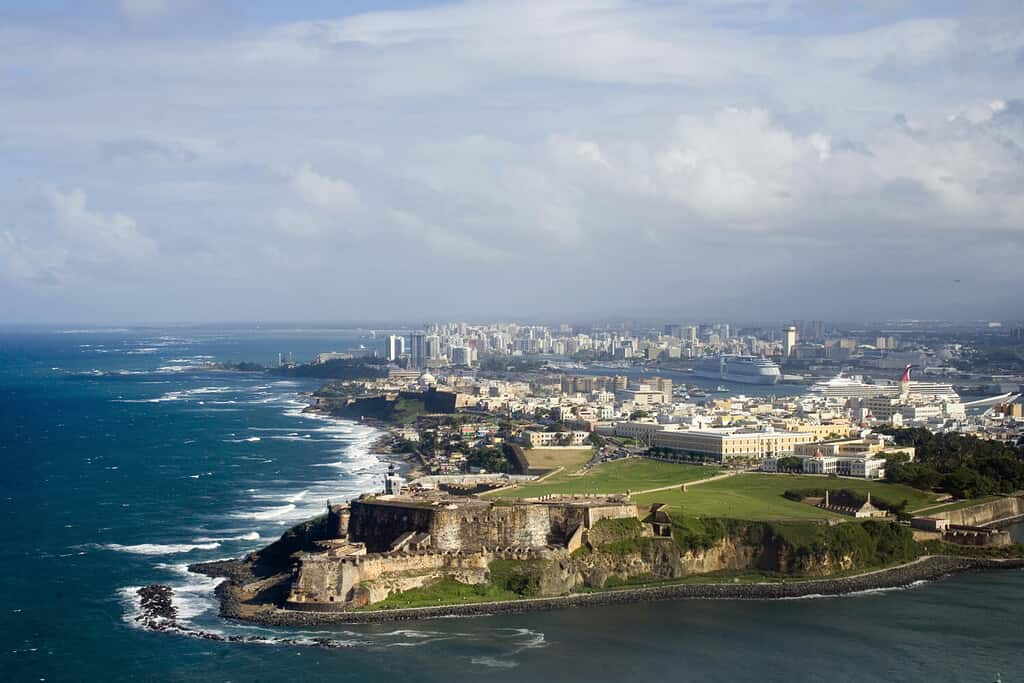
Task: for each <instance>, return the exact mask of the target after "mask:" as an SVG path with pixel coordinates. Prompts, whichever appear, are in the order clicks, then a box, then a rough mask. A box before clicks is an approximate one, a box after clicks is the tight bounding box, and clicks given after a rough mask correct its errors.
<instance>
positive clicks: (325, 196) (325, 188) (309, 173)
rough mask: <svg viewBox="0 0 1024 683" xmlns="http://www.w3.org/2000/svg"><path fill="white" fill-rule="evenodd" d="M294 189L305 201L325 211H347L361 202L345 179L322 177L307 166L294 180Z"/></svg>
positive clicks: (300, 170)
mask: <svg viewBox="0 0 1024 683" xmlns="http://www.w3.org/2000/svg"><path fill="white" fill-rule="evenodd" d="M292 189H293V190H295V193H296V194H297V195H299V197H301V198H302V199H303V200H305V201H306V202H308V203H309V204H312V205H313V206H317V207H320V208H323V209H329V210H338V209H347V208H349V207H351V206H353V205H354V204H355V203H356V202H357V201H359V195H358V193H356V190H355V188H354V187H352V185H351V184H350V183H349V182H348V181H347V180H345V179H344V178H331V177H330V176H325V175H320V174H319V173H317V172H316V171H314V170H313V168H312V167H311V166H310V165H309V164H306V165H305V166H303V167H302V168H301V169H299V172H298V173H296V174H295V176H294V177H293V178H292Z"/></svg>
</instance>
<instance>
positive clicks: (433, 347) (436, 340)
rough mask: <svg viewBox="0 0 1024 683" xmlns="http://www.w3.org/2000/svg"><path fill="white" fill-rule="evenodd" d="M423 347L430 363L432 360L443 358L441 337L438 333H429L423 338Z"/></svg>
mask: <svg viewBox="0 0 1024 683" xmlns="http://www.w3.org/2000/svg"><path fill="white" fill-rule="evenodd" d="M423 347H424V354H425V355H426V359H427V364H428V365H429V364H430V362H431V361H438V360H441V357H442V356H441V337H439V336H437V335H436V334H430V335H427V337H426V338H425V339H424V340H423Z"/></svg>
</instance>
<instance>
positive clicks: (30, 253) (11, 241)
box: [0, 230, 67, 285]
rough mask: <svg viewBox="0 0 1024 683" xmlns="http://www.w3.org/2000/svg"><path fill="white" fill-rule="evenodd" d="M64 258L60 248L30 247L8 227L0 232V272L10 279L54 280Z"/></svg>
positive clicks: (65, 253)
mask: <svg viewBox="0 0 1024 683" xmlns="http://www.w3.org/2000/svg"><path fill="white" fill-rule="evenodd" d="M66 260H67V252H66V251H64V250H63V249H59V248H37V247H33V246H31V245H28V244H26V243H25V241H24V240H22V239H21V238H20V237H18V236H17V235H15V234H14V233H12V232H11V231H10V230H4V231H2V232H0V276H2V277H3V278H4V279H5V280H7V281H9V282H15V283H18V282H26V283H30V284H43V285H53V284H57V283H58V282H59V280H60V271H61V269H62V268H63V266H64V263H65V261H66Z"/></svg>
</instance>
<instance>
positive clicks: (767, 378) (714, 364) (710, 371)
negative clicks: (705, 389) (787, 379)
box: [693, 354, 782, 384]
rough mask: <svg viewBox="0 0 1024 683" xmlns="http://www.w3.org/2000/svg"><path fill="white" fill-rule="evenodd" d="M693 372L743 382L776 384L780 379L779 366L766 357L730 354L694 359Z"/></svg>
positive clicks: (710, 377)
mask: <svg viewBox="0 0 1024 683" xmlns="http://www.w3.org/2000/svg"><path fill="white" fill-rule="evenodd" d="M693 374H694V375H696V376H697V377H707V378H708V379H719V380H725V381H727V382H741V383H743V384H776V383H778V381H779V380H780V379H782V373H781V372H779V366H778V365H776V364H775V363H773V362H772V361H770V360H768V359H766V358H758V357H757V356H740V355H730V354H722V355H720V356H707V357H706V358H697V359H695V360H694V361H693Z"/></svg>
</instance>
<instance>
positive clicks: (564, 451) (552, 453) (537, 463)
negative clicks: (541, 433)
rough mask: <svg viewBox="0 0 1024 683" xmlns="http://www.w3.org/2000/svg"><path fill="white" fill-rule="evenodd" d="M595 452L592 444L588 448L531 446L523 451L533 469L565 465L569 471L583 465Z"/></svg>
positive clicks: (573, 470)
mask: <svg viewBox="0 0 1024 683" xmlns="http://www.w3.org/2000/svg"><path fill="white" fill-rule="evenodd" d="M593 454H594V450H593V449H592V448H591V447H590V446H587V447H586V448H530V449H527V450H524V451H523V455H525V456H526V462H528V463H530V468H531V469H539V470H541V469H542V470H553V469H555V468H556V467H564V468H565V469H566V471H567V472H569V473H572V472H575V471H576V470H578V469H579V468H580V467H582V466H583V465H584V464H585V463H586V462H587V461H588V460H590V457H591V456H592V455H593Z"/></svg>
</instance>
